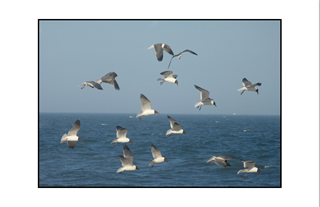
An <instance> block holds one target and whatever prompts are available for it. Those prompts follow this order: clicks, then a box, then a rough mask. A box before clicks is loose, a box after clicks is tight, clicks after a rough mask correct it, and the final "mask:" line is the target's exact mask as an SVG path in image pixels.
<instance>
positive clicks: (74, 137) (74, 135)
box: [61, 119, 82, 149]
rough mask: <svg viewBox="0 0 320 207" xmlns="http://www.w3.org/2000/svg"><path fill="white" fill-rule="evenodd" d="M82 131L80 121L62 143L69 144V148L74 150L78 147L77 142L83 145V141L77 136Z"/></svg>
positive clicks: (64, 137)
mask: <svg viewBox="0 0 320 207" xmlns="http://www.w3.org/2000/svg"><path fill="white" fill-rule="evenodd" d="M79 129H80V120H79V119H78V120H77V121H76V122H75V123H74V124H73V126H72V128H71V129H70V130H69V132H68V134H64V135H63V136H62V137H61V143H66V142H67V143H68V147H69V148H71V149H73V148H75V146H76V141H78V140H79V141H80V142H81V143H82V140H81V139H80V137H78V136H77V133H78V131H79Z"/></svg>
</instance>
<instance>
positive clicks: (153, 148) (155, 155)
mask: <svg viewBox="0 0 320 207" xmlns="http://www.w3.org/2000/svg"><path fill="white" fill-rule="evenodd" d="M151 152H152V156H153V160H152V162H150V164H149V166H150V165H152V167H153V166H154V164H155V163H160V162H164V161H166V162H168V160H167V158H165V157H162V155H161V152H160V150H158V148H156V146H154V145H153V144H151Z"/></svg>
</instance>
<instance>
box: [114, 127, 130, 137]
mask: <svg viewBox="0 0 320 207" xmlns="http://www.w3.org/2000/svg"><path fill="white" fill-rule="evenodd" d="M116 130H117V138H121V137H126V135H127V132H128V130H127V129H126V128H122V127H121V126H117V127H116Z"/></svg>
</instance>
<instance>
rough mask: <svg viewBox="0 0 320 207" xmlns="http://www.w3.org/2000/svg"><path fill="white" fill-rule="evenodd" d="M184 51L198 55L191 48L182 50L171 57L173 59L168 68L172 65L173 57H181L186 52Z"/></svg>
mask: <svg viewBox="0 0 320 207" xmlns="http://www.w3.org/2000/svg"><path fill="white" fill-rule="evenodd" d="M184 52H190V53H191V54H194V55H198V54H197V53H195V52H193V51H191V50H184V51H182V52H180V53H179V54H177V55H173V56H172V58H171V60H170V62H169V65H168V68H169V67H170V64H171V61H172V59H173V58H174V57H177V58H178V59H180V58H181V56H182V53H184Z"/></svg>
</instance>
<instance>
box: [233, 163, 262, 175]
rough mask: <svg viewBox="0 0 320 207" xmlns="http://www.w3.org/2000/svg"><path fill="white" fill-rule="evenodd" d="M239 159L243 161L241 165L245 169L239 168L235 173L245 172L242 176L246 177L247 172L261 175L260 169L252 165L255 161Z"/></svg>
mask: <svg viewBox="0 0 320 207" xmlns="http://www.w3.org/2000/svg"><path fill="white" fill-rule="evenodd" d="M241 161H242V162H243V167H244V168H245V169H242V170H239V171H238V172H237V174H239V173H245V174H244V178H246V177H247V173H254V172H258V173H259V175H261V172H260V169H259V168H257V167H255V166H254V165H255V164H256V163H255V162H252V161H251V160H241Z"/></svg>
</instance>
